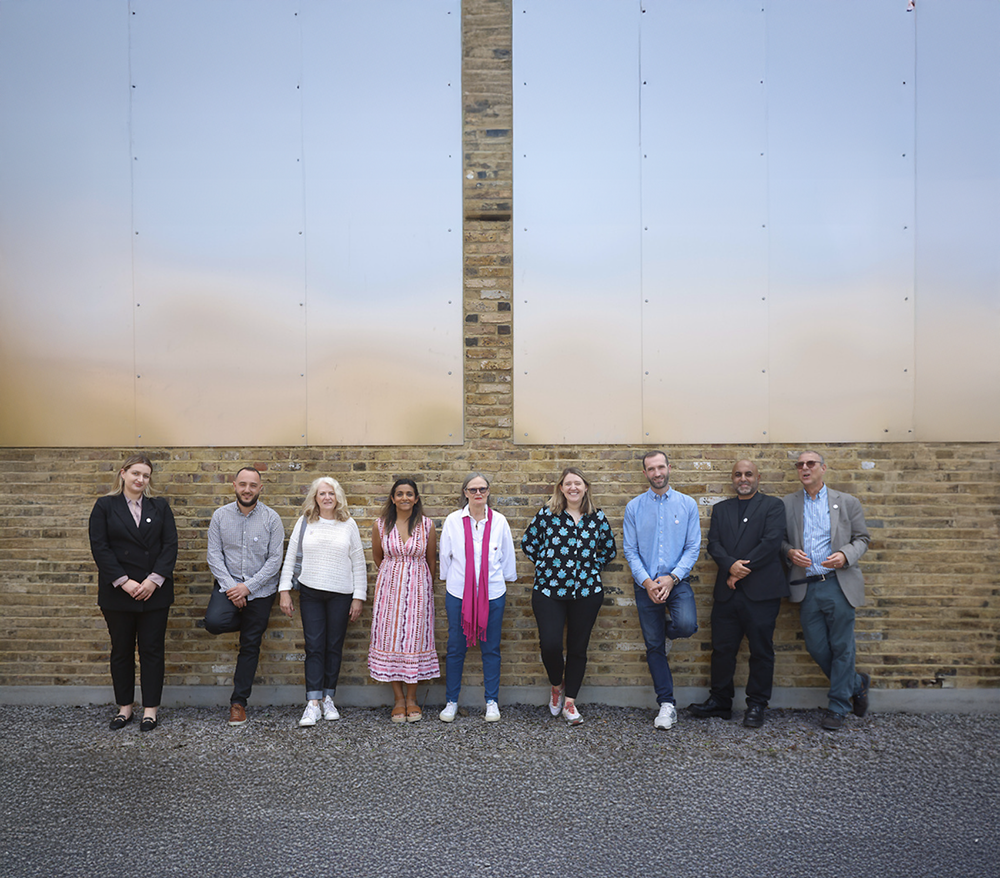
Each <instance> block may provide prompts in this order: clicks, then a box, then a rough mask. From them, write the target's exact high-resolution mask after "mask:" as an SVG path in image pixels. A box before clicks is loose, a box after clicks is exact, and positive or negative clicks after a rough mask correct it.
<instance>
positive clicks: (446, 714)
mask: <svg viewBox="0 0 1000 878" xmlns="http://www.w3.org/2000/svg"><path fill="white" fill-rule="evenodd" d="M457 714H458V702H457V701H449V702H448V703H447V704H446V705H445V706H444V710H442V711H441V713H439V714H438V719H439V720H441V722H443V723H451V722H454V721H455V716H456V715H457Z"/></svg>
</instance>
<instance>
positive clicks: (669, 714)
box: [653, 701, 677, 729]
mask: <svg viewBox="0 0 1000 878" xmlns="http://www.w3.org/2000/svg"><path fill="white" fill-rule="evenodd" d="M675 722H677V708H676V707H674V706H673V705H672V704H671V703H670V702H669V701H664V702H663V704H661V705H660V712H659V713H658V714H657V715H656V719H655V720H653V725H654V726H656V728H658V729H669V728H670V727H671V726H673V724H674V723H675Z"/></svg>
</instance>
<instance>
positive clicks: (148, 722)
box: [139, 716, 156, 732]
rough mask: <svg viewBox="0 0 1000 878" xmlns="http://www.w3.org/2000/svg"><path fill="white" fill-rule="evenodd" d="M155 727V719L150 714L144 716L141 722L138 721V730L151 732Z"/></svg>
mask: <svg viewBox="0 0 1000 878" xmlns="http://www.w3.org/2000/svg"><path fill="white" fill-rule="evenodd" d="M155 728H156V720H155V719H153V718H152V717H151V716H144V717H143V718H142V722H141V723H139V731H140V732H151V731H153V729H155Z"/></svg>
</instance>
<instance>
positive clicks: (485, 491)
mask: <svg viewBox="0 0 1000 878" xmlns="http://www.w3.org/2000/svg"><path fill="white" fill-rule="evenodd" d="M465 490H466V491H468V492H469V493H470V494H489V492H490V489H489V488H466V489H465Z"/></svg>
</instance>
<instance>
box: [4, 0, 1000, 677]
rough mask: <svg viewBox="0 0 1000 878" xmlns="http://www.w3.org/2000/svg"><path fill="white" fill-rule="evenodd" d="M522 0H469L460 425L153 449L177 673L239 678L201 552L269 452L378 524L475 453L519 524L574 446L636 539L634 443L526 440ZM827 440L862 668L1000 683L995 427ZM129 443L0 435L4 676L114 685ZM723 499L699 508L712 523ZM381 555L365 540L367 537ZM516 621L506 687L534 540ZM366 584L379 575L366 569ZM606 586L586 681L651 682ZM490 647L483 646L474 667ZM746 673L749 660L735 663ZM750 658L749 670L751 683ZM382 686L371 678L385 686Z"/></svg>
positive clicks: (512, 595) (618, 593) (575, 459)
mask: <svg viewBox="0 0 1000 878" xmlns="http://www.w3.org/2000/svg"><path fill="white" fill-rule="evenodd" d="M510 14H511V9H510V3H509V2H507V0H466V2H465V3H463V96H464V102H463V106H464V112H463V148H464V153H465V176H464V182H463V185H464V196H465V197H464V203H465V212H466V218H465V228H464V285H465V295H464V304H465V307H464V312H465V316H464V320H465V325H464V338H465V344H464V348H465V353H466V357H465V394H466V405H465V423H466V427H465V443H464V445H462V446H460V447H458V446H449V447H394V448H384V447H360V448H315V447H313V448H182V449H177V448H151V449H147V451H148V452H149V453H150V454H151V456H152V457H153V458H154V460H155V462H156V472H155V475H154V479H155V486H156V488H157V493H160V494H163V495H165V496H167V497H168V498H169V499H170V502H171V504H172V506H173V509H174V513H175V515H176V518H177V523H178V527H179V531H180V555H179V559H178V564H177V570H176V603H175V605H174V608H173V610H172V612H171V617H170V625H169V628H168V634H167V681H166V682H167V685H173V686H178V685H180V686H183V685H199V684H201V685H204V684H216V685H219V686H222V687H225V688H226V691H227V692H228V687H230V686H231V682H232V667H233V661H234V657H235V635H228V636H225V637H221V638H217V637H212V636H210V635H208V634H206V633H205V632H204V630H203V629H202V628H201V627H199V623H200V620H201V618H202V616H203V613H204V608H205V605H206V603H207V600H208V594H209V591H210V587H211V576H210V574H209V572H208V569H207V567H206V565H205V539H206V530H207V526H208V521H209V518H210V517H211V514H212V512H213V511H214V510H215V508H216V507H217V506H219V505H220V504H222V503H225V502H229V501H230V500H231V499H232V490H231V486H230V481H231V477H232V474H233V472H234V471H235V469H236V468H237V467H238V466H239V465H240V464H242V463H244V462H248V463H253V464H254V465H256V466H258V467H259V468H260V469H261V470H262V471H264V480H265V494H264V499H265V501H266V502H267V503H269V504H270V505H272V506H273V507H274V508H276V509H277V511H278V512H279V513H280V514H281V515H282V517H283V518H284V520H285V523H286V531H287V529H288V528H290V527H291V524H292V520H293V517H294V515H295V513H296V511H297V507H298V504H299V502H300V501H301V498H302V495H303V493H304V491H305V489H306V486H307V485H308V484H309V482H310V481H311V480H312V479H313V478H315V477H316V476H318V475H332V476H334V477H335V478H337V479H338V480H339V481H340V482H341V484H342V485H343V486H344V489H345V491H346V493H347V496H348V500H349V502H350V504H351V509H352V513H353V514H354V516H355V518H356V519H357V520H358V523H359V525H360V527H361V529H362V534H363V535H365V538H366V544H367V535H368V533H369V532H370V528H371V524H372V517H373V515H374V514H375V513H376V512H377V510H378V508H379V507H380V506H381V503H382V502H383V501H384V498H385V492H386V490H387V489H388V486H389V485H390V483H391V482H392V480H393V479H394V478H395V477H397V476H398V475H414V476H416V478H417V480H418V482H419V483H420V485H421V490H422V493H423V495H424V502H425V507H426V508H427V511H428V514H430V515H431V516H432V517H433V518H434V519H435V521H436V522H437V523H438V526H440V523H441V521H442V520H443V518H444V516H445V515H447V513H448V512H450V511H451V510H452V509H453V508H454V506H455V503H456V500H457V494H458V489H459V487H460V485H461V481H462V479H463V478H464V476H465V474H466V473H467V472H468V471H470V470H473V469H475V470H482V471H484V472H486V473H488V474H489V475H490V476H491V477H492V478H493V489H494V490H493V500H494V503H495V505H497V507H498V508H499V509H500V511H502V512H503V513H504V514H505V515H506V516H507V517H508V519H509V520H510V522H511V526H512V528H513V531H514V534H515V540H516V539H517V538H519V537H520V534H521V533H522V532H523V530H524V527H525V526H526V524H527V522H528V520H529V519H530V518H531V516H532V515H533V514H534V512H535V511H536V510H537V508H538V507H539V505H540V504H541V503H542V502H543V501H544V500H545V498H546V497H547V496H548V495H549V493H550V492H551V489H552V483H553V480H554V478H555V477H556V476H557V475H558V473H559V471H560V470H561V469H562V468H563V467H564V466H568V465H578V466H580V467H581V468H582V469H583V470H584V471H585V472H586V473H587V474H588V476H589V477H590V478H591V480H592V481H593V484H594V494H595V497H596V499H597V500H598V502H599V503H600V505H601V506H602V507H603V508H604V510H605V511H606V512H607V514H608V515H609V517H610V519H611V522H612V524H613V526H614V528H615V533H616V537H617V538H618V541H619V550H620V544H621V522H622V515H623V512H624V507H625V504H626V502H627V501H628V500H629V499H630V498H631V497H633V496H635V495H636V494H638V493H640V492H641V491H642V490H644V488H645V481H644V479H643V477H642V474H641V471H640V464H639V457H641V454H642V452H643V451H644V450H645V449H637V448H629V447H621V446H565V447H525V446H515V445H514V444H513V442H512V437H511V419H512V413H513V393H514V392H515V388H514V386H513V374H512V347H511V345H512V307H514V303H513V299H512V295H511V292H512V282H513V260H514V257H515V255H514V253H513V247H512V235H511V225H510V216H511V209H512V198H513V192H512V175H511V125H512V117H511V81H510V70H511V68H510V63H511V41H510ZM814 447H815V448H816V450H818V451H820V452H822V453H823V454H825V455H826V456H827V460H828V463H829V465H830V470H829V473H828V482H829V483H830V484H831V486H833V487H835V488H838V489H841V490H846V491H849V492H851V493H853V494H855V495H857V496H858V497H859V498H860V500H861V502H862V504H863V505H864V509H865V513H866V515H867V518H868V521H869V526H870V529H871V533H872V544H871V548H870V550H869V552H868V554H867V555H866V556H865V559H864V562H863V563H864V569H865V571H866V578H867V582H868V596H869V601H868V605H867V606H866V607H864V608H863V609H862V610H861V611H860V612H859V615H858V623H857V632H858V652H859V658H858V662H859V666H860V667H862V668H865V669H870V670H872V671H873V673H874V675H875V677H876V679H877V681H878V685H879V686H880V687H884V688H911V687H913V688H919V687H938V686H942V685H945V686H954V687H956V688H984V687H995V686H997V685H998V670H1000V656H998V646H997V635H998V630H1000V609H998V607H1000V597H998V593H1000V576H998V573H997V571H998V570H1000V549H998V539H997V538H998V512H1000V491H998V488H1000V445H998V444H997V443H969V444H958V443H954V444H923V443H912V444H884V445H880V444H867V443H866V444H845V445H820V446H814ZM667 450H668V451H669V453H670V455H671V459H672V463H673V473H672V484H673V485H674V487H676V488H677V489H679V490H681V491H683V492H685V493H688V494H691V495H692V496H694V497H695V498H701V497H703V496H718V495H728V494H729V493H730V491H729V479H728V472H729V468H730V466H731V464H732V462H733V461H734V460H735V459H736V458H737V457H751V458H753V459H755V460H757V461H758V462H759V465H760V468H761V471H762V475H763V486H764V489H765V490H767V491H768V492H769V493H774V494H777V495H781V494H784V493H787V492H788V491H790V490H793V489H794V488H795V486H796V485H797V480H796V479H795V476H794V470H793V467H792V464H791V461H792V460H793V459H794V457H795V455H796V454H797V452H798V449H795V448H790V447H786V446H776V445H765V446H735V445H710V446H682V447H675V446H668V448H667ZM127 451H128V450H127V449H120V448H119V449H109V448H74V449H31V448H18V449H0V486H2V487H0V685H7V686H11V685H37V686H48V685H67V686H70V685H97V686H107V685H108V684H109V682H110V681H109V677H108V670H107V656H108V637H107V633H106V629H105V626H104V621H103V619H102V617H101V615H100V613H99V612H98V610H97V605H96V604H97V586H96V571H95V568H94V564H93V561H92V559H91V557H90V551H89V546H88V542H87V532H86V528H87V519H88V516H89V514H90V509H91V507H92V505H93V502H94V500H95V499H96V497H98V496H99V495H100V494H102V493H104V492H106V491H107V490H108V488H109V487H110V485H111V482H112V479H113V474H114V472H115V470H116V469H117V467H118V465H119V464H120V461H121V460H122V458H123V457H124V455H125V453H127ZM708 514H709V509H708V508H707V507H702V515H703V525H704V527H703V530H707V524H708ZM369 558H370V554H369ZM518 574H519V577H520V580H519V582H517V583H515V584H514V585H513V586H512V587H511V589H510V592H509V598H508V604H507V612H506V616H505V620H504V663H503V676H502V684H503V685H508V686H509V685H544V682H545V678H544V674H543V671H542V667H541V664H540V661H539V659H538V655H537V645H536V638H535V628H534V620H533V618H532V615H531V606H530V593H529V589H530V582H531V570H530V567H529V565H528V564H527V563H526V562H525V561H524V560H523V559H520V560H519V563H518ZM714 575H715V565H714V564H713V563H712V562H711V560H709V559H706V558H705V557H704V555H703V557H702V558H701V560H700V561H699V563H698V565H697V567H696V568H695V571H694V577H693V585H694V589H695V594H696V596H697V601H698V613H699V624H700V626H701V629H700V630H699V631H698V633H697V635H696V636H695V637H693V638H692V639H691V640H689V641H682V642H679V643H678V644H676V645H675V647H674V650H673V652H672V653H671V665H672V667H673V669H674V675H675V681H676V684H677V685H678V686H705V685H707V682H708V672H709V661H708V660H709V634H710V632H709V625H708V616H709V612H710V608H711V591H712V582H713V580H714ZM369 581H370V585H373V584H374V573H373V572H370V576H369ZM605 582H606V585H607V591H608V599H607V601H606V602H605V607H604V609H603V610H602V612H601V616H600V618H599V620H598V624H597V628H596V630H595V632H594V637H593V639H592V642H591V663H590V667H589V670H588V676H587V683H588V684H591V685H597V686H640V687H646V688H649V685H650V684H649V675H648V672H647V670H646V666H645V662H644V658H643V650H642V639H641V636H640V634H639V626H638V621H637V619H636V615H635V610H634V607H633V606H632V597H631V594H632V586H631V579H630V577H629V575H628V569H627V565H626V564H625V563H624V559H623V558H621V557H619V558H618V559H617V560H616V561H615V562H614V563H613V564H612V565H611V567H610V569H609V570H608V571H607V574H606V576H605ZM443 595H444V589H443V586H442V584H440V583H438V586H437V598H438V600H437V606H438V623H437V640H438V651H439V653H441V654H442V655H443V652H444V648H445V641H446V632H445V619H444V607H443ZM369 621H370V615H369V612H368V610H367V609H366V612H365V615H364V616H363V617H362V620H361V622H360V623H359V624H357V625H355V626H352V628H351V630H350V633H349V636H348V641H347V644H346V646H345V664H344V668H343V672H342V676H341V685H344V686H348V685H365V684H371V681H369V679H368V675H367V670H366V664H365V659H366V652H367V638H368V624H369ZM776 644H777V649H778V660H777V667H776V676H775V684H776V685H777V686H794V687H802V686H819V687H824V688H825V683H824V680H823V679H822V677H821V675H820V674H819V672H818V670H817V669H816V667H815V665H814V664H813V663H812V661H811V660H810V659H809V657H808V656H807V655H806V654H805V652H804V649H803V645H802V640H801V634H800V632H799V626H798V621H797V614H796V612H795V611H794V609H793V608H792V607H791V606H788V605H786V606H785V607H783V609H782V612H781V615H780V617H779V620H778V628H777V633H776ZM302 649H303V646H302V636H301V629H300V627H299V622H298V618H297V617H296V618H295V619H294V620H291V621H290V620H287V619H285V617H283V616H281V615H280V614H279V613H278V612H277V610H275V612H274V615H273V617H272V622H271V626H270V629H269V631H268V635H267V637H266V639H265V645H264V649H263V652H262V657H261V662H260V668H259V673H258V683H259V684H275V685H292V686H296V687H299V686H301V685H302ZM479 667H480V665H479V661H478V658H476V656H475V652H474V651H470V653H469V660H468V662H467V669H466V681H467V682H471V681H473V680H475V675H476V674H477V673H478V672H479ZM740 673H741V674H745V670H743V669H741V671H740ZM742 682H743V677H738V678H737V683H742ZM371 685H376V684H371Z"/></svg>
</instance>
